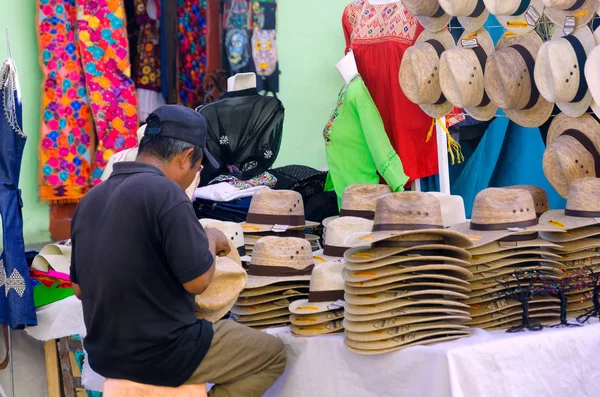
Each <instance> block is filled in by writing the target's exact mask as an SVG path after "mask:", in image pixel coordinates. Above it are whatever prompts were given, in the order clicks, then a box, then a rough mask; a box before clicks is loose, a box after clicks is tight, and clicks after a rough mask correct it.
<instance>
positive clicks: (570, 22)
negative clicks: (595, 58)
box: [563, 16, 575, 35]
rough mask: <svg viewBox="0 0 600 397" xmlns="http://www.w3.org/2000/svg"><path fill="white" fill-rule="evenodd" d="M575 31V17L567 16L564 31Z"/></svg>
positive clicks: (567, 32)
mask: <svg viewBox="0 0 600 397" xmlns="http://www.w3.org/2000/svg"><path fill="white" fill-rule="evenodd" d="M574 31H575V17H573V16H567V17H565V26H564V27H563V33H564V34H566V35H569V34H571V33H573V32H574Z"/></svg>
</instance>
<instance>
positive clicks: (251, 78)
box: [227, 73, 256, 92]
mask: <svg viewBox="0 0 600 397" xmlns="http://www.w3.org/2000/svg"><path fill="white" fill-rule="evenodd" d="M249 88H256V74H254V73H238V74H236V75H235V76H231V77H230V78H228V79H227V92H232V91H243V90H247V89H249Z"/></svg>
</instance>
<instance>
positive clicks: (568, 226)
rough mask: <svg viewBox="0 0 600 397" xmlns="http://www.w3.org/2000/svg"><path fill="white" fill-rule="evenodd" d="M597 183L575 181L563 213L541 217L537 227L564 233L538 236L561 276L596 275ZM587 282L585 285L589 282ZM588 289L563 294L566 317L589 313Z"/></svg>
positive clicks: (599, 245) (599, 241) (599, 261)
mask: <svg viewBox="0 0 600 397" xmlns="http://www.w3.org/2000/svg"><path fill="white" fill-rule="evenodd" d="M599 197H600V179H598V178H582V179H578V180H575V181H574V182H573V183H572V184H571V187H570V189H569V197H568V200H567V207H566V209H565V210H554V211H549V212H547V213H545V214H544V215H543V216H542V217H541V218H540V223H542V224H547V225H552V226H554V227H557V228H559V229H560V230H561V231H564V232H566V233H552V232H546V233H542V234H541V236H542V238H544V239H545V240H547V241H549V242H552V243H553V244H556V245H553V246H552V248H550V249H549V252H548V254H547V255H555V254H557V255H560V259H556V260H557V261H559V262H561V263H562V265H563V267H564V269H565V276H566V277H569V276H572V275H573V274H576V273H577V272H578V271H580V270H581V269H583V270H585V271H586V272H589V271H592V272H594V273H600V254H599V252H600V199H599ZM592 281H593V280H592V279H589V280H588V282H592ZM592 290H593V287H592V286H591V285H590V286H589V287H588V288H586V289H581V290H574V291H572V292H568V293H567V300H568V302H569V303H568V306H567V313H568V315H569V317H578V316H580V315H583V314H585V313H586V312H587V311H588V310H590V309H592V308H593V306H594V303H593V301H592V294H591V291H592Z"/></svg>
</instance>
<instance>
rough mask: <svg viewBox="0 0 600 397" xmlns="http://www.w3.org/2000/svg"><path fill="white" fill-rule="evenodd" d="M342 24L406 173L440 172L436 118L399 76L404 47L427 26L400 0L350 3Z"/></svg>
mask: <svg viewBox="0 0 600 397" xmlns="http://www.w3.org/2000/svg"><path fill="white" fill-rule="evenodd" d="M365 2H366V4H365ZM361 14H362V16H361ZM342 25H343V27H344V35H345V36H346V51H348V50H350V48H352V50H353V51H354V56H355V57H356V64H357V66H358V72H359V73H360V75H361V76H362V78H363V80H364V82H365V85H366V86H367V88H368V89H369V92H370V93H371V96H372V97H373V100H374V102H375V104H376V105H377V108H378V109H379V113H380V114H381V118H382V119H383V124H384V125H385V130H386V131H387V134H388V136H389V138H390V142H391V143H392V146H393V147H394V149H396V152H397V153H398V155H399V156H400V159H401V160H402V164H403V165H404V170H405V172H406V174H407V175H408V176H409V177H410V178H411V180H412V179H419V178H423V177H426V176H430V175H434V174H437V173H438V166H437V144H436V139H435V134H434V135H433V136H432V137H431V139H430V140H429V142H426V141H427V135H428V133H429V130H430V128H431V123H432V119H431V118H430V117H429V116H427V115H426V114H425V113H423V111H422V110H421V109H420V108H419V106H417V105H415V104H414V103H412V102H411V101H409V100H408V98H406V96H405V95H404V93H403V92H402V90H401V88H400V83H399V82H398V72H399V70H400V63H401V61H402V56H403V55H404V51H405V50H406V49H407V48H408V47H410V46H412V45H413V44H414V43H415V40H416V39H417V37H418V36H419V34H420V33H421V31H422V30H423V28H422V27H421V25H419V23H418V21H417V19H416V18H415V17H413V16H412V15H410V14H409V13H408V11H406V9H405V8H404V7H403V6H402V5H401V4H400V2H399V1H398V2H395V3H389V4H370V3H369V2H368V0H356V1H354V2H352V3H351V4H349V5H348V6H346V9H345V10H344V15H343V17H342ZM351 42H352V43H351Z"/></svg>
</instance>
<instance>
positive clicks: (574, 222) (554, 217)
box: [540, 210, 600, 232]
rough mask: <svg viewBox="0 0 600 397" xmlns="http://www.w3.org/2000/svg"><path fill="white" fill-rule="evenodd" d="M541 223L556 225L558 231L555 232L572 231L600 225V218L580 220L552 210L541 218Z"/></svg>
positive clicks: (563, 212) (560, 211)
mask: <svg viewBox="0 0 600 397" xmlns="http://www.w3.org/2000/svg"><path fill="white" fill-rule="evenodd" d="M540 223H543V224H548V225H555V227H556V228H557V230H554V232H557V231H559V230H562V231H571V230H574V229H579V228H582V227H587V226H595V225H600V218H580V217H576V216H569V215H565V211H564V210H551V211H548V212H546V213H544V214H543V215H542V216H541V217H540ZM547 232H548V231H547Z"/></svg>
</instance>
